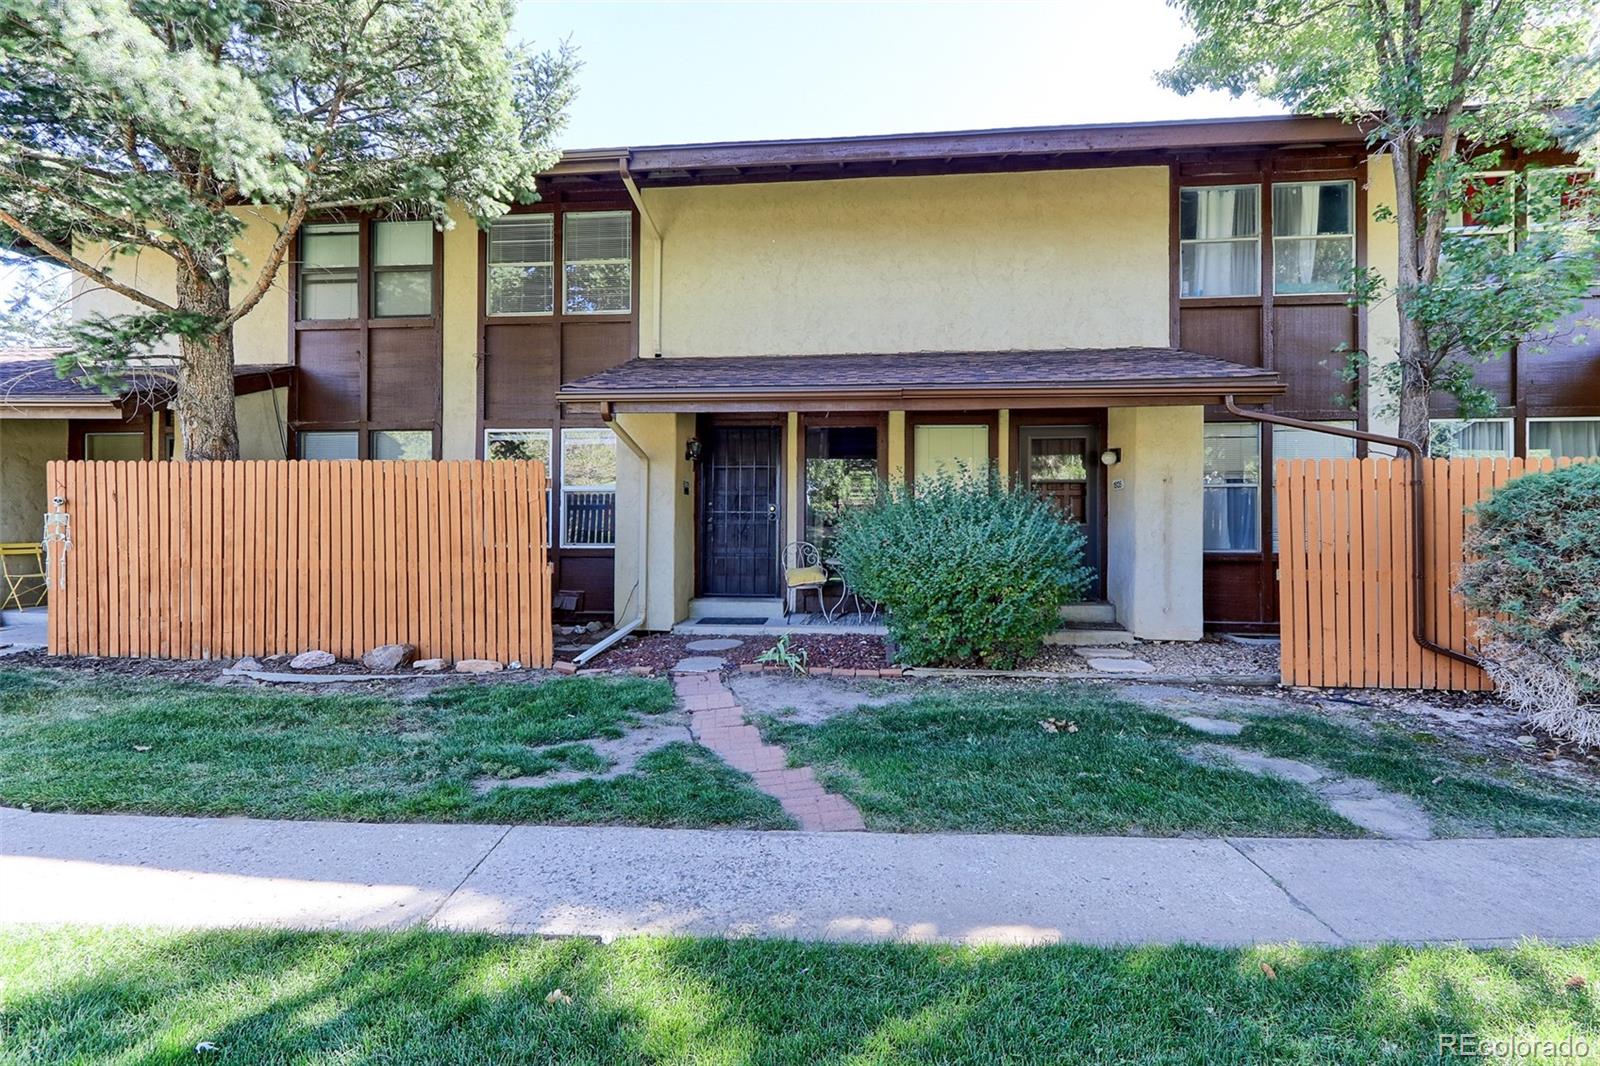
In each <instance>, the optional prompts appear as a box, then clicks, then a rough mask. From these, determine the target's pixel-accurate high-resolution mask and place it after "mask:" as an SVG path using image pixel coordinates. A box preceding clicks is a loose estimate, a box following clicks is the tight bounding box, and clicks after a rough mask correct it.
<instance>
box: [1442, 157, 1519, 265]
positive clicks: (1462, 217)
mask: <svg viewBox="0 0 1600 1066" xmlns="http://www.w3.org/2000/svg"><path fill="white" fill-rule="evenodd" d="M1516 195H1517V184H1516V175H1515V174H1512V173H1511V172H1510V171H1485V172H1484V173H1482V174H1474V175H1472V176H1471V177H1470V178H1469V179H1468V180H1467V187H1466V189H1465V190H1464V199H1465V203H1463V204H1462V205H1461V206H1459V207H1455V208H1452V209H1451V211H1450V215H1449V217H1448V218H1447V219H1446V228H1447V230H1448V232H1449V233H1450V234H1451V235H1452V236H1454V237H1458V238H1459V237H1472V238H1478V239H1483V240H1494V241H1499V242H1500V243H1502V244H1504V245H1505V246H1506V248H1508V249H1510V248H1514V247H1515V246H1516V241H1517V237H1516Z"/></svg>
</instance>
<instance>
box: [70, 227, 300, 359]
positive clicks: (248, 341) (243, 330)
mask: <svg viewBox="0 0 1600 1066" xmlns="http://www.w3.org/2000/svg"><path fill="white" fill-rule="evenodd" d="M234 214H236V215H239V216H240V217H242V218H244V219H245V230H244V235H243V237H242V238H241V240H240V245H239V250H240V252H241V253H242V254H241V257H240V258H239V259H238V260H235V261H233V262H231V263H230V264H229V266H230V270H231V272H232V273H231V285H232V290H231V291H232V295H233V298H234V300H235V301H237V300H238V298H239V296H240V294H241V293H243V292H244V291H245V290H246V289H247V288H248V287H249V286H250V285H251V284H253V283H254V281H255V279H256V276H257V274H258V272H259V270H260V267H261V264H263V263H265V262H266V260H267V253H268V252H269V251H270V250H271V248H272V242H273V240H275V239H276V237H277V230H276V228H275V227H274V225H273V222H274V221H275V220H279V219H282V217H283V213H282V212H280V211H277V210H273V209H267V208H257V207H242V208H236V209H234ZM74 251H75V252H76V253H77V254H78V255H79V256H82V257H83V258H84V259H85V260H86V261H87V262H89V263H91V264H93V265H94V266H97V267H100V268H102V269H107V270H109V271H110V272H111V274H112V276H113V277H115V278H117V279H118V280H119V281H126V282H129V283H132V284H135V285H137V286H138V287H139V288H140V289H141V290H143V291H145V292H149V293H151V294H152V295H154V296H156V297H158V298H160V299H166V300H170V299H173V298H174V296H175V294H176V288H175V282H174V279H175V278H176V276H177V275H176V272H175V270H174V268H173V263H172V260H171V259H170V258H168V257H167V256H165V255H163V254H162V253H160V252H155V251H149V250H146V251H144V252H141V253H140V254H138V255H122V256H114V257H113V256H108V255H107V253H106V251H105V249H104V247H101V246H96V245H93V244H87V245H86V244H78V245H77V246H75V248H74ZM288 285H289V271H288V269H287V268H284V269H280V270H279V271H278V275H277V277H276V278H275V279H274V280H273V283H272V287H271V288H269V289H268V290H267V293H266V295H265V296H263V297H262V298H261V302H260V303H258V304H256V306H255V307H254V308H253V309H252V310H251V312H250V313H249V314H247V315H245V316H244V317H243V318H242V319H240V320H239V323H238V325H236V326H235V327H234V331H233V353H234V361H235V362H238V363H287V362H290V361H291V360H290V358H289V288H288ZM143 309H144V308H143V305H142V304H136V303H134V302H133V301H132V300H130V299H128V298H127V297H125V296H120V295H118V294H117V293H114V292H111V291H110V290H109V289H103V288H100V287H99V286H97V285H95V284H94V283H92V282H90V281H88V280H87V279H85V278H81V277H80V278H77V279H75V280H74V282H73V299H72V304H71V313H72V316H73V317H74V318H77V319H83V318H88V317H89V316H91V315H93V314H102V315H125V314H131V313H134V312H136V311H139V310H143ZM157 350H158V351H161V352H165V353H169V354H170V353H172V352H175V351H176V345H175V344H171V343H169V344H167V345H165V346H163V347H161V348H159V349H157Z"/></svg>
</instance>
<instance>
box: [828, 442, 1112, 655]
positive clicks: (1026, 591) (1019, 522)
mask: <svg viewBox="0 0 1600 1066" xmlns="http://www.w3.org/2000/svg"><path fill="white" fill-rule="evenodd" d="M834 550H835V552H836V554H837V557H838V558H839V560H840V562H841V564H842V565H843V567H844V571H845V577H846V580H848V581H849V582H850V586H851V587H852V588H854V589H855V590H857V591H858V592H860V594H861V595H862V596H864V597H866V598H868V599H871V600H875V601H876V602H878V603H880V604H882V605H883V606H884V608H885V609H886V610H887V612H888V617H887V621H888V626H889V633H890V635H891V636H892V637H893V638H894V640H895V642H896V643H897V644H899V646H900V652H899V660H900V661H901V662H904V663H910V664H913V665H929V664H934V663H974V662H979V663H985V664H990V665H995V666H1001V667H1008V666H1011V665H1013V664H1015V663H1016V662H1017V660H1019V659H1023V658H1027V657H1028V656H1031V655H1035V654H1037V653H1038V651H1039V645H1040V643H1041V642H1042V641H1043V639H1044V637H1045V634H1047V633H1049V632H1051V631H1052V630H1054V629H1055V628H1056V627H1057V626H1058V625H1059V624H1060V619H1059V617H1058V614H1057V611H1058V608H1059V607H1060V606H1061V605H1062V604H1063V603H1070V602H1072V601H1074V600H1076V599H1078V598H1079V597H1080V596H1081V595H1082V593H1083V590H1084V589H1085V588H1086V587H1088V585H1089V582H1090V581H1091V579H1092V578H1093V572H1092V571H1091V570H1090V569H1089V568H1088V567H1086V566H1085V565H1084V562H1083V550H1084V537H1083V530H1082V528H1081V527H1080V526H1079V525H1078V524H1077V523H1075V522H1072V521H1069V520H1067V519H1066V518H1064V517H1063V516H1062V515H1061V513H1060V512H1059V511H1057V510H1056V509H1055V507H1054V506H1052V505H1051V504H1050V503H1048V502H1046V501H1045V500H1043V499H1041V498H1040V497H1038V496H1036V495H1034V494H1032V493H1030V492H1027V491H1024V490H1022V489H1014V488H1009V487H1006V486H1004V485H1002V484H1001V483H1000V482H999V481H998V480H997V479H995V478H993V477H990V478H987V479H985V478H983V477H975V476H971V475H969V474H965V473H963V472H958V473H957V474H955V475H950V476H939V477H933V478H927V479H924V480H921V481H919V482H918V484H917V491H916V494H915V495H912V494H911V493H909V492H907V491H905V490H904V489H901V488H895V489H893V490H889V491H885V492H882V493H880V495H879V497H878V499H877V500H876V501H875V502H874V503H872V504H870V505H868V506H866V507H862V508H857V509H853V510H851V511H849V512H848V513H847V514H846V515H845V516H844V517H843V518H842V519H841V521H840V523H839V526H838V529H837V532H836V535H835V543H834Z"/></svg>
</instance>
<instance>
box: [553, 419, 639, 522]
mask: <svg viewBox="0 0 1600 1066" xmlns="http://www.w3.org/2000/svg"><path fill="white" fill-rule="evenodd" d="M589 433H607V434H610V436H611V447H612V448H613V449H615V448H617V447H618V446H619V445H620V444H621V442H620V441H619V440H617V434H616V431H615V430H611V429H606V428H605V427H603V426H579V427H573V428H570V429H563V430H562V431H561V439H560V442H559V445H558V446H559V447H560V449H561V451H560V453H559V454H560V456H561V459H560V466H561V481H560V489H561V516H560V517H561V546H562V547H563V548H575V549H577V548H595V549H598V550H601V551H604V550H606V549H613V550H614V549H615V548H616V546H617V542H616V540H615V539H613V540H612V541H611V542H610V543H609V544H572V543H569V542H568V541H567V494H568V493H573V492H605V491H607V490H609V491H610V492H611V494H612V497H613V501H615V498H616V496H617V494H618V490H619V488H620V481H621V474H622V471H621V470H620V469H619V470H618V471H617V475H618V480H617V481H613V482H612V483H611V484H610V485H568V484H567V478H566V467H567V441H568V440H571V439H573V438H574V437H576V439H578V440H579V441H581V440H583V438H584V435H585V434H589ZM552 454H557V453H552ZM618 458H621V456H620V454H619V456H618ZM612 507H613V511H614V510H615V507H616V504H615V502H613V504H612ZM613 521H615V518H614V517H613Z"/></svg>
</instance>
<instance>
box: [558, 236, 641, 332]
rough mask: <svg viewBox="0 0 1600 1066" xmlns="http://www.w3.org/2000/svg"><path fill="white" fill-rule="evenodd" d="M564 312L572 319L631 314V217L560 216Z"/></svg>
mask: <svg viewBox="0 0 1600 1066" xmlns="http://www.w3.org/2000/svg"><path fill="white" fill-rule="evenodd" d="M561 265H562V294H563V296H562V307H563V308H564V309H565V312H566V313H567V314H569V315H614V314H627V313H628V312H629V311H631V310H633V216H632V215H631V214H630V213H629V212H627V211H568V212H567V213H566V214H564V215H562V216H561Z"/></svg>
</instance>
